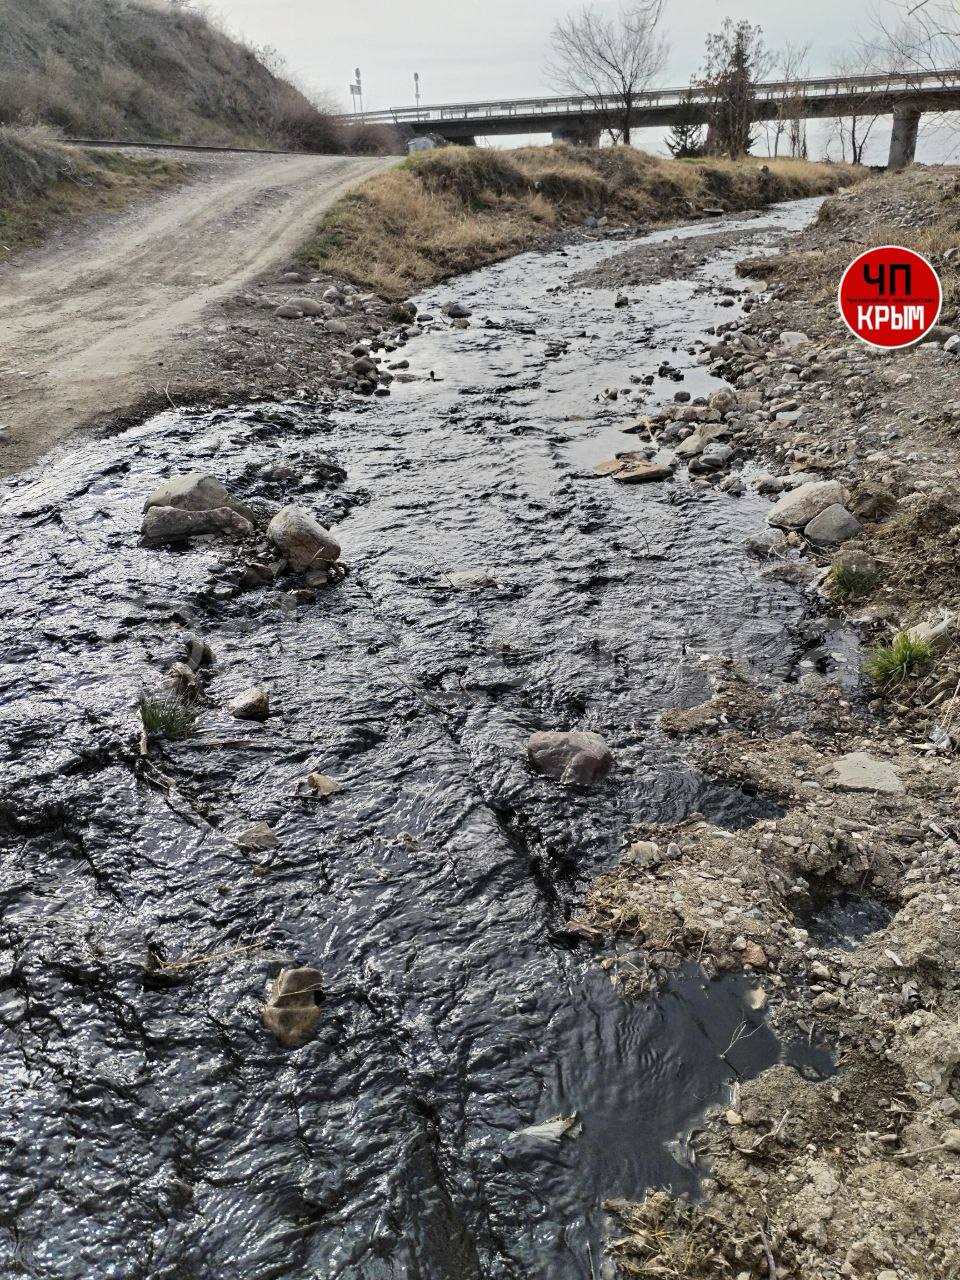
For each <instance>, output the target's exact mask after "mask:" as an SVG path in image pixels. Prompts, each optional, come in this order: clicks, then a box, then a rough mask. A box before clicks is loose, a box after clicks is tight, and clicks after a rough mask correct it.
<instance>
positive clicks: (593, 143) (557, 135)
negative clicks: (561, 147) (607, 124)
mask: <svg viewBox="0 0 960 1280" xmlns="http://www.w3.org/2000/svg"><path fill="white" fill-rule="evenodd" d="M550 136H551V137H552V138H553V140H554V142H569V143H571V145H573V146H575V147H599V145H600V130H599V129H598V128H596V127H594V126H593V125H588V124H565V125H559V126H558V127H557V128H556V129H554V130H553V132H552V133H551V135H550Z"/></svg>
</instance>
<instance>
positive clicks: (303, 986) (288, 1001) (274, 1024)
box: [263, 968, 323, 1049]
mask: <svg viewBox="0 0 960 1280" xmlns="http://www.w3.org/2000/svg"><path fill="white" fill-rule="evenodd" d="M322 982H323V975H322V974H321V973H320V971H319V969H311V968H303V969H281V970H280V973H279V975H278V976H277V977H276V978H275V979H274V981H273V982H272V983H271V984H270V990H269V994H268V996H267V1003H266V1004H265V1005H264V1007H263V1023H264V1026H265V1027H266V1028H267V1030H268V1031H272V1032H273V1034H274V1035H275V1036H276V1037H277V1039H278V1040H279V1041H280V1043H281V1044H282V1045H285V1046H286V1047H287V1048H290V1049H295V1048H297V1047H298V1046H299V1045H301V1044H303V1042H304V1041H305V1040H306V1039H307V1038H308V1037H309V1035H310V1033H311V1032H312V1031H313V1029H314V1027H315V1026H316V1025H317V1023H318V1022H319V1020H320V1010H319V1009H318V1007H317V995H318V994H319V992H320V991H321V990H322Z"/></svg>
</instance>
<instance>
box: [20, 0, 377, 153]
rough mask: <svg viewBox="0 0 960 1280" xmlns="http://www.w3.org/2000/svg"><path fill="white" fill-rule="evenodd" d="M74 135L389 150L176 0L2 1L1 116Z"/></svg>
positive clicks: (268, 57)
mask: <svg viewBox="0 0 960 1280" xmlns="http://www.w3.org/2000/svg"><path fill="white" fill-rule="evenodd" d="M38 123H39V124H48V125H51V126H53V127H54V128H55V129H58V130H60V131H61V132H62V133H64V134H65V135H67V136H68V137H87V138H89V137H94V138H105V139H118V140H123V139H127V140H130V139H133V140H138V141H139V140H147V141H155V142H188V143H200V144H206V145H212V146H227V145H234V146H252V147H278V148H280V149H286V148H296V149H300V148H302V149H304V150H310V151H321V152H342V151H347V150H352V149H354V148H356V149H357V150H360V151H381V150H390V149H391V148H390V145H389V142H390V139H389V137H387V136H386V135H384V134H383V132H382V131H376V130H373V131H371V130H369V129H367V130H363V131H359V132H357V131H355V132H354V133H350V134H348V133H347V132H345V131H344V130H343V129H341V127H340V125H339V123H338V122H337V121H335V120H334V119H333V118H332V117H331V116H330V114H329V113H328V112H325V111H323V110H321V109H319V108H318V107H317V105H316V104H315V103H313V102H312V101H310V99H308V98H307V97H306V95H305V94H303V93H301V92H300V90H299V89H298V88H297V87H296V86H295V85H293V84H291V83H290V81H289V80H288V79H287V78H286V75H285V72H284V68H283V67H282V65H281V64H280V63H279V62H278V60H277V58H276V56H275V55H274V54H272V53H271V51H269V50H259V51H258V50H254V49H251V48H248V47H247V46H246V45H244V44H242V43H240V42H238V41H236V40H233V39H232V38H231V37H230V36H228V35H227V34H226V33H225V32H224V31H222V30H221V29H220V28H219V27H218V26H217V25H216V24H215V23H214V22H213V21H212V20H211V19H210V17H209V16H208V15H207V14H206V13H204V12H201V11H199V10H198V9H193V8H179V7H178V8H174V7H172V6H171V5H170V4H169V3H167V2H166V0H0V125H3V124H7V125H14V124H38Z"/></svg>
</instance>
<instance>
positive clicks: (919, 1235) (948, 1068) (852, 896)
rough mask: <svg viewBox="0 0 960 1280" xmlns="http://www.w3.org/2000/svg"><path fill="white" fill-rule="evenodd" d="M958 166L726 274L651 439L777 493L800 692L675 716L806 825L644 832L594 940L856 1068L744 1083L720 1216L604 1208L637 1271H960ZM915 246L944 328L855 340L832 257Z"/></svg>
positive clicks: (915, 178) (726, 684)
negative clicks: (719, 388)
mask: <svg viewBox="0 0 960 1280" xmlns="http://www.w3.org/2000/svg"><path fill="white" fill-rule="evenodd" d="M955 181H956V175H955V173H953V172H951V171H942V170H938V171H925V170H922V169H915V170H913V171H911V172H910V173H908V174H906V175H904V176H901V177H898V178H896V179H891V178H887V177H883V178H879V179H875V180H872V181H870V182H868V183H866V184H864V185H862V186H859V187H857V188H856V189H854V190H852V191H849V192H845V193H843V194H841V195H840V196H838V197H836V198H834V199H832V200H829V201H828V202H827V203H826V204H825V205H824V206H823V209H822V210H821V214H820V218H819V220H818V221H817V222H816V223H815V225H813V226H812V227H811V228H810V229H809V230H808V231H807V232H805V233H803V234H802V235H801V236H800V237H799V243H798V244H797V245H796V247H795V251H792V252H791V253H790V255H789V256H788V257H787V256H785V257H782V258H773V259H770V260H768V261H767V262H765V263H762V264H758V263H756V262H751V263H749V264H746V266H745V267H744V268H743V270H745V271H750V272H752V273H754V274H756V273H757V272H758V270H759V271H762V273H763V275H764V276H766V277H767V278H768V279H769V281H770V282H771V284H772V288H771V289H770V291H769V293H768V294H766V295H763V296H755V295H754V294H753V292H752V290H753V289H754V288H762V286H757V285H755V284H754V285H750V284H749V283H748V282H747V281H744V282H743V283H742V284H740V285H737V286H735V287H734V288H732V289H731V294H732V295H734V296H736V294H738V293H739V292H740V291H741V290H743V291H744V294H743V296H742V297H741V301H743V303H744V311H745V315H744V317H743V318H742V319H740V320H737V321H735V322H733V323H731V324H729V325H724V324H720V325H718V326H717V330H716V334H715V341H713V342H712V344H711V345H709V346H708V347H706V348H705V350H704V352H703V354H702V357H701V358H702V361H703V363H704V364H705V365H706V366H708V367H709V369H710V371H711V372H712V373H714V374H716V375H718V376H720V377H722V378H723V379H724V380H726V381H727V382H728V383H729V384H730V386H731V388H732V391H731V392H719V393H716V394H715V395H714V396H712V397H710V398H709V399H708V398H706V397H701V398H699V399H696V400H692V401H691V399H690V397H689V395H688V394H687V393H684V392H680V393H678V395H677V399H676V402H675V403H674V404H673V405H670V406H667V407H666V408H665V409H661V410H659V411H657V412H654V413H652V414H650V415H648V416H646V417H644V418H642V419H641V421H640V422H638V423H636V424H633V425H632V426H630V427H628V430H629V431H630V432H631V433H632V434H633V435H634V437H635V438H636V439H637V440H638V441H639V443H640V446H641V456H642V457H644V458H652V459H653V460H654V461H655V462H656V461H659V462H663V461H664V460H665V459H666V460H667V462H668V466H669V465H672V466H676V465H679V464H681V463H684V464H689V471H690V473H691V475H692V476H694V483H699V484H704V485H708V484H709V485H719V486H720V487H722V488H724V489H726V490H727V491H729V492H732V493H737V492H743V491H744V489H745V488H746V487H747V486H752V487H753V488H755V489H757V490H759V491H760V492H761V493H766V494H769V495H770V498H771V508H770V513H769V516H768V532H767V533H766V534H764V535H763V536H760V537H758V538H756V539H754V540H753V541H752V543H751V550H752V551H753V552H754V554H755V555H756V557H757V560H758V565H757V572H758V573H760V574H764V575H774V576H779V577H783V578H785V579H786V580H788V581H791V582H793V583H796V584H799V585H801V586H802V587H803V589H804V590H805V591H806V592H807V593H808V595H809V598H810V602H811V617H810V619H809V621H808V622H807V623H806V624H804V626H805V628H806V633H805V635H804V637H803V638H804V639H805V640H806V641H807V643H808V646H809V649H808V653H807V656H806V658H805V660H804V661H803V662H802V663H801V666H800V669H799V670H798V671H797V673H796V677H797V678H796V679H795V680H793V681H792V682H789V683H787V684H785V685H781V686H779V687H773V686H771V687H764V686H763V685H762V684H759V683H757V682H756V681H752V680H750V679H749V678H748V677H747V676H746V675H745V674H744V673H743V672H742V671H741V670H740V669H738V667H737V665H736V664H735V662H734V661H732V660H731V659H729V658H725V657H723V655H714V656H712V657H710V658H708V659H705V664H706V666H707V668H708V669H709V671H710V674H711V676H712V679H713V682H714V688H715V692H714V694H713V696H712V697H711V698H710V699H709V700H708V701H707V702H706V703H704V704H701V705H698V706H693V707H677V708H675V709H673V710H670V711H668V712H667V713H665V714H664V715H663V716H662V717H661V723H660V727H661V731H662V732H664V733H666V734H668V735H671V736H673V737H680V738H683V739H685V740H686V741H687V742H688V745H689V751H690V756H691V759H692V760H693V761H694V762H695V763H696V765H697V766H698V767H699V768H701V769H702V770H704V771H705V772H706V773H707V774H709V775H711V776H714V777H716V778H721V779H725V780H727V781H731V782H736V783H737V784H739V785H741V786H742V787H744V788H745V789H747V790H750V791H755V792H757V793H759V794H762V795H764V796H766V797H768V798H769V799H771V800H772V801H774V802H776V803H777V804H778V805H779V806H780V807H781V808H782V810H783V816H781V817H779V818H776V819H768V820H764V821H761V822H758V823H757V824H755V825H754V826H753V827H751V828H749V829H747V830H743V831H738V832H733V833H731V832H728V831H723V830H720V829H719V828H717V827H714V826H712V825H710V824H709V823H707V822H706V821H704V820H702V819H701V818H700V817H699V816H698V815H693V816H691V817H690V818H688V819H687V820H686V821H685V822H683V823H681V824H677V825H673V826H669V827H663V826H656V827H640V828H638V829H637V830H636V832H635V833H634V838H633V840H632V843H631V844H630V846H629V848H628V849H626V851H625V853H624V856H623V859H622V861H621V864H620V866H619V867H618V868H617V869H616V870H615V871H614V872H612V873H611V874H609V875H607V876H604V877H602V878H601V879H600V880H599V881H598V882H596V883H595V884H594V886H593V888H592V890H591V892H590V895H589V898H588V901H587V904H586V909H585V911H584V912H583V913H582V915H581V916H580V917H579V918H578V919H577V920H575V921H574V922H573V924H572V927H573V929H574V931H576V932H579V933H580V934H581V935H585V936H587V937H591V938H594V939H597V940H600V939H609V938H613V939H614V943H615V947H616V950H617V953H618V973H619V975H620V981H621V983H622V985H623V986H624V988H625V989H626V990H629V991H636V992H639V991H642V990H646V989H649V987H650V986H651V985H652V984H653V983H654V982H655V981H656V979H657V975H658V974H659V973H661V972H662V971H663V970H664V969H666V968H670V967H672V966H674V965H676V964H678V963H680V962H681V961H683V960H686V959H688V958H693V959H698V960H699V961H700V962H701V963H702V964H703V965H704V966H705V967H706V968H707V969H708V971H717V972H719V971H731V970H743V971H746V972H748V973H751V974H753V975H754V977H755V979H756V996H755V998H756V1000H757V1001H758V1003H761V1004H765V1005H767V1006H768V1008H769V1017H770V1020H771V1022H772V1023H773V1025H775V1026H776V1027H777V1028H778V1030H780V1031H781V1032H783V1033H784V1034H793V1035H801V1036H803V1037H804V1038H805V1039H808V1040H810V1041H812V1042H820V1043H822V1044H823V1045H824V1046H826V1047H828V1048H829V1050H830V1052H831V1053H832V1055H833V1058H834V1061H835V1064H836V1074H835V1075H833V1076H832V1077H831V1078H829V1079H826V1080H822V1081H813V1080H807V1079H804V1078H802V1077H801V1076H800V1075H799V1074H797V1073H796V1072H795V1071H793V1070H792V1069H790V1068H788V1067H785V1066H784V1067H779V1068H776V1069H774V1070H772V1071H770V1072H768V1073H766V1074H764V1075H763V1076H761V1077H760V1078H759V1079H757V1080H755V1081H751V1082H744V1083H743V1084H742V1086H740V1087H739V1088H737V1089H736V1091H735V1098H734V1101H733V1103H732V1104H731V1106H730V1107H729V1108H727V1109H725V1110H723V1111H721V1112H720V1113H719V1114H716V1115H714V1116H713V1117H712V1118H711V1119H710V1120H709V1122H708V1124H707V1125H706V1126H705V1128H704V1130H703V1131H702V1133H700V1134H699V1135H698V1136H697V1144H696V1145H697V1147H698V1149H699V1151H700V1152H701V1153H702V1155H703V1157H704V1159H705V1161H706V1164H707V1167H709V1168H712V1171H713V1173H712V1178H711V1179H710V1180H709V1181H708V1183H707V1186H706V1198H705V1201H704V1203H703V1204H702V1205H701V1206H689V1205H684V1204H682V1203H681V1204H675V1203H672V1202H670V1201H669V1200H667V1199H666V1198H664V1197H660V1196H653V1197H650V1198H648V1199H647V1200H646V1201H645V1202H644V1203H643V1204H642V1205H629V1204H624V1203H617V1204H613V1205H611V1206H609V1207H610V1209H611V1212H612V1214H613V1217H614V1220H615V1225H614V1229H613V1231H614V1237H615V1244H614V1254H615V1256H616V1258H617V1260H618V1263H619V1266H620V1268H621V1271H622V1274H624V1275H629V1276H654V1275H657V1276H661V1275H677V1276H679V1275H683V1276H684V1277H688V1278H693V1277H708V1276H710V1277H714V1276H721V1275H723V1276H727V1275H729V1276H736V1277H738V1280H747V1278H748V1277H750V1278H751V1280H753V1278H755V1277H756V1278H759V1277H765V1278H766V1277H779V1278H780V1280H787V1278H788V1277H789V1278H790V1280H810V1278H812V1277H817V1280H820V1278H821V1277H822V1278H823V1280H840V1277H844V1278H846V1277H852V1278H855V1280H930V1278H932V1277H934V1276H936V1277H944V1278H947V1277H956V1276H958V1275H960V1226H958V1222H960V1219H958V1216H957V1204H958V1201H960V1017H958V1015H960V995H958V979H960V832H958V824H957V817H956V814H957V800H958V790H960V778H958V774H957V764H956V747H957V743H958V742H960V726H958V722H957V700H958V697H960V650H958V647H957V639H958V636H957V630H956V626H957V617H958V606H960V580H958V575H957V568H958V565H957V546H958V542H960V485H958V482H960V457H958V451H957V433H958V431H960V363H958V361H960V354H958V348H960V334H958V332H957V330H956V329H955V328H954V324H955V322H956V321H957V310H956V305H955V279H956V278H955V268H954V262H955V260H956V257H957V250H956V249H955V248H954V245H955V244H958V243H960V240H958V236H957V232H956V222H955V213H954V212H953V209H954V207H955V191H954V188H955ZM918 235H919V236H921V237H922V239H921V247H922V248H923V249H925V250H926V251H927V252H928V253H930V254H931V256H932V257H933V259H934V261H935V265H936V266H937V267H938V269H939V270H940V271H941V274H942V278H943V281H944V288H945V297H946V305H945V308H944V312H943V315H942V317H941V325H940V326H939V327H938V328H937V329H936V330H935V331H934V332H933V333H932V334H931V335H930V340H929V341H926V342H923V343H921V344H919V345H918V346H916V347H914V348H911V349H909V350H907V351H904V352H900V353H897V354H887V353H881V352H876V351H873V350H871V349H869V348H867V347H866V346H864V345H862V344H861V343H859V342H857V341H856V340H855V339H854V338H853V337H852V336H851V335H850V334H849V333H848V332H847V331H846V330H845V328H844V327H843V325H842V322H841V320H840V318H839V316H838V314H837V310H836V304H835V300H834V296H833V295H834V291H835V288H836V280H837V279H839V275H836V276H834V275H832V274H831V272H832V271H833V269H834V267H835V266H836V265H837V264H838V263H840V262H843V263H844V265H845V261H849V260H850V259H851V258H852V257H853V256H855V254H856V253H857V252H858V251H859V249H860V248H861V247H866V246H867V245H869V244H871V243H880V244H882V243H897V242H900V243H904V242H905V243H908V244H910V245H911V246H916V244H917V241H918ZM714 242H715V241H714ZM735 247H736V248H737V249H738V250H739V248H740V245H739V244H737V245H735ZM791 248H792V249H793V246H791ZM700 250H701V246H698V244H697V243H696V242H691V241H686V242H685V243H681V242H677V243H676V244H674V245H670V244H669V243H668V244H667V245H659V246H656V247H655V248H652V247H647V246H645V247H641V248H640V249H639V250H637V251H633V252H629V251H628V252H627V253H626V254H624V255H622V256H621V257H619V258H617V259H614V260H612V261H611V262H609V263H607V264H605V266H604V267H603V268H602V269H601V271H600V273H598V274H596V275H595V277H594V280H593V283H594V284H597V285H603V286H605V287H610V288H615V289H626V290H628V289H629V284H630V282H631V280H635V279H637V278H639V277H640V276H641V275H642V274H643V273H644V272H646V271H650V272H652V273H654V274H655V275H656V274H659V275H660V276H662V277H663V278H671V276H672V275H673V274H679V273H680V272H682V271H683V270H684V269H685V268H684V264H685V263H686V264H687V267H686V269H689V268H690V267H693V268H694V269H695V266H696V254H697V253H698V252H700ZM824 264H826V266H824ZM634 448H635V447H634ZM634 456H636V455H635V454H634ZM614 478H616V475H614ZM855 642H856V643H855Z"/></svg>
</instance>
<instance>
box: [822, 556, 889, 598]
mask: <svg viewBox="0 0 960 1280" xmlns="http://www.w3.org/2000/svg"><path fill="white" fill-rule="evenodd" d="M879 581H880V575H879V573H870V572H866V573H865V572H863V570H857V569H850V568H848V567H847V566H846V565H843V564H835V565H833V566H832V567H831V569H830V575H829V577H828V578H827V591H828V592H829V594H830V599H831V600H833V601H834V603H835V604H842V603H843V602H844V601H845V600H853V599H856V598H857V597H858V596H865V595H868V594H869V593H870V592H871V591H872V590H873V588H874V587H875V586H876V585H877V583H878V582H879Z"/></svg>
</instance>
